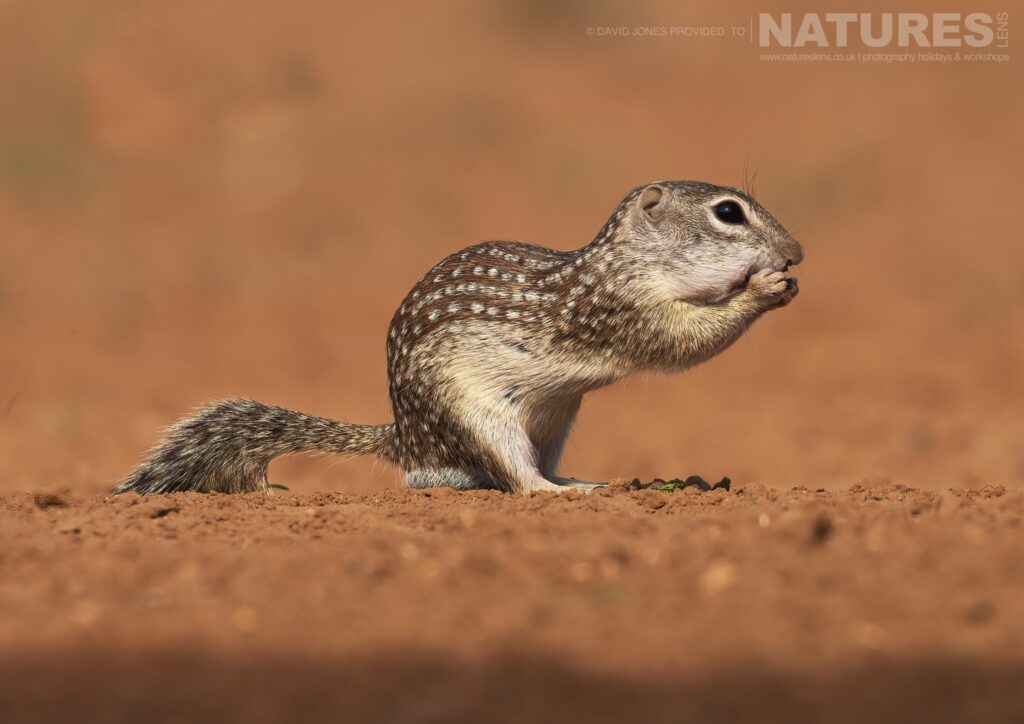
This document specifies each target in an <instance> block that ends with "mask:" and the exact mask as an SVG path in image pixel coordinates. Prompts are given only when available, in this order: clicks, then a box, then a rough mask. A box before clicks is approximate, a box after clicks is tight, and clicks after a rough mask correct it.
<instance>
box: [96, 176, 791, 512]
mask: <svg viewBox="0 0 1024 724" xmlns="http://www.w3.org/2000/svg"><path fill="white" fill-rule="evenodd" d="M802 259H803V251H802V249H801V247H800V245H799V244H798V243H797V242H796V241H795V240H794V239H793V238H792V237H791V236H790V235H789V233H788V232H787V231H786V230H785V229H784V228H783V227H782V225H781V224H780V223H779V222H778V221H776V220H775V218H774V217H773V216H772V215H771V214H770V213H768V211H766V210H765V209H764V208H763V207H762V206H761V205H760V204H758V203H757V201H755V200H754V199H753V198H751V196H750V195H748V194H746V193H743V192H741V191H738V190H737V189H734V188H729V187H726V186H714V185H711V184H706V183H700V182H696V181H664V182H659V183H654V184H649V185H646V186H641V187H639V188H637V189H635V190H634V191H633V192H631V193H630V194H629V195H628V196H626V198H625V199H623V201H622V202H621V203H620V204H619V206H618V208H617V209H616V210H615V213H614V214H612V216H611V218H609V219H608V221H607V223H605V225H604V226H603V227H602V228H601V230H600V232H598V234H597V236H596V237H595V238H594V240H593V241H591V242H590V243H589V244H587V245H586V246H584V247H583V248H581V249H577V250H575V251H555V250H553V249H546V248H544V247H540V246H533V245H530V244H524V243H519V242H511V241H491V242H486V243H483V244H478V245H476V246H471V247H469V248H467V249H464V250H462V251H458V252H455V253H454V254H452V255H451V256H449V257H447V258H446V259H444V260H442V261H441V262H440V263H438V264H436V265H435V266H434V267H433V268H432V269H431V270H430V271H429V272H428V273H427V274H426V275H425V276H424V277H423V278H422V279H420V280H419V281H418V282H417V283H416V285H415V286H414V287H413V288H412V290H411V291H410V292H409V294H408V296H406V298H405V299H404V300H403V301H402V304H401V305H400V306H399V308H398V311H397V312H396V313H395V316H394V318H393V319H392V320H391V326H390V330H389V332H388V338H387V357H388V387H389V392H390V396H391V406H392V409H393V412H394V417H395V421H394V422H392V423H388V424H384V425H354V424H350V423H347V422H338V421H335V420H329V419H326V418H321V417H313V416H311V415H305V414H302V413H299V412H292V411H290V410H285V409H283V408H280V407H271V406H267V405H263V404H260V403H258V402H253V401H251V400H239V399H235V400H226V401H222V402H217V403H213V404H211V405H208V406H206V407H204V408H202V409H200V410H198V411H197V412H196V413H195V414H194V415H193V416H191V417H188V418H186V419H184V420H181V421H179V422H177V423H176V424H174V425H173V426H172V427H171V428H170V429H169V430H168V431H167V435H166V438H165V440H164V441H163V442H162V443H161V444H160V445H159V446H157V447H156V448H155V449H154V450H153V451H152V452H151V453H150V456H149V458H148V460H147V461H146V462H145V463H143V464H142V466H140V467H139V468H138V469H137V470H135V472H133V473H132V474H131V475H130V476H129V477H128V478H126V479H125V480H124V481H123V482H122V483H121V484H120V485H118V486H117V487H116V488H115V490H114V492H115V493H124V492H129V491H134V492H137V493H142V494H146V493H169V492H176V491H220V492H231V493H235V492H248V491H258V490H267V489H268V482H267V466H268V465H269V464H270V461H271V460H272V459H273V458H275V457H277V456H278V455H284V454H287V453H299V452H323V453H340V454H346V455H354V454H363V453H372V454H374V455H378V456H379V457H381V458H383V459H385V460H388V461H390V462H393V463H396V464H397V465H398V466H399V467H401V469H402V470H403V471H404V473H405V480H406V484H407V485H408V486H409V487H412V488H429V487H452V488H461V489H467V488H496V489H499V490H504V491H508V492H520V493H530V492H532V491H536V490H548V491H562V490H568V489H583V490H586V489H589V488H590V487H592V486H594V485H596V484H595V483H584V482H582V481H577V480H575V479H572V478H565V477H559V476H558V475H557V474H556V466H557V464H558V460H559V457H560V456H561V454H562V447H563V446H564V444H565V440H566V437H567V436H568V434H569V429H570V427H571V426H572V423H573V419H574V418H575V417H576V413H577V411H578V410H579V407H580V401H581V399H582V398H583V395H584V394H585V393H587V392H589V391H591V390H594V389H596V388H598V387H603V386H605V385H608V384H611V383H612V382H615V381H617V380H620V379H622V378H624V377H626V376H628V375H631V374H634V373H637V372H642V371H676V370H683V369H686V368H688V367H692V366H694V365H696V364H698V363H700V362H703V361H704V360H707V359H710V358H711V357H714V356H715V355H716V354H718V353H719V352H721V351H722V350H724V349H725V348H727V347H728V346H729V345H731V344H732V343H733V342H734V341H736V339H738V338H739V337H740V335H742V334H743V332H744V331H746V329H747V328H748V327H749V326H750V324H751V323H752V322H754V320H756V319H757V318H758V317H760V316H761V315H762V314H763V313H764V312H766V311H768V310H770V309H775V308H778V307H782V306H784V305H786V304H788V303H789V301H790V300H792V299H793V297H795V296H796V294H797V291H798V289H797V284H796V280H795V279H792V278H790V277H787V276H786V274H785V272H786V270H787V269H788V268H789V267H790V266H791V265H793V264H798V263H800V261H801V260H802Z"/></svg>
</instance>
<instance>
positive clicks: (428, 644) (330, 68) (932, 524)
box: [0, 0, 1024, 722]
mask: <svg viewBox="0 0 1024 724" xmlns="http://www.w3.org/2000/svg"><path fill="white" fill-rule="evenodd" d="M940 4H942V5H943V6H944V9H946V10H949V11H951V12H965V11H966V10H967V9H965V8H964V7H961V6H960V5H958V4H957V3H955V2H946V1H944V2H943V3H940ZM790 5H794V4H793V3H790ZM796 5H798V4H796ZM805 7H806V9H808V10H818V11H819V12H820V11H821V9H820V7H818V6H816V5H813V4H810V3H806V4H805ZM787 9H790V10H793V11H794V12H798V10H797V9H796V7H793V8H787ZM885 9H887V10H892V8H888V7H887V8H885ZM909 9H910V8H903V10H909ZM971 10H973V8H971ZM763 11H766V8H764V7H762V4H760V3H748V4H747V5H746V6H745V7H741V6H740V5H729V6H728V7H726V6H724V5H723V4H721V3H719V4H705V5H703V6H701V7H696V6H692V5H691V6H686V5H684V4H680V3H678V2H675V1H674V0H673V1H672V2H670V1H669V0H646V1H644V2H637V3H629V4H619V5H615V4H610V3H601V2H595V3H569V2H564V3H544V2H539V1H536V0H535V1H531V2H525V3H514V2H507V1H505V0H495V1H494V2H490V3H481V2H470V1H469V0H452V1H451V2H448V1H447V0H445V1H443V2H439V3H433V4H431V7H430V11H429V12H428V13H425V14H424V15H423V16H422V17H415V18H413V17H411V16H410V14H409V13H410V11H409V10H408V9H407V8H405V9H398V8H396V7H392V6H391V5H390V4H388V3H362V4H359V5H352V4H344V3H336V2H326V1H325V2H311V3H303V4H301V5H300V6H295V7H293V6H292V5H285V4H281V3H272V2H265V1H264V0H252V1H251V2H246V3H231V2H218V3H210V2H205V1H203V0H183V1H182V2H175V3H162V4H159V3H158V4H153V3H149V4H141V5H139V4H134V3H122V2H115V1H113V0H111V1H110V2H106V1H105V0H97V1H96V2H90V3H80V2H72V0H57V1H55V2H47V3H38V2H30V1H29V0H18V1H16V2H6V3H2V4H0V99H2V102H0V334H2V339H3V342H2V344H0V496H2V497H0V500H2V501H3V502H2V506H3V507H2V509H0V720H2V721H3V722H8V721H10V722H19V721H68V720H75V721H83V720H88V719H90V718H95V719H99V720H106V721H119V720H120V721H133V722H134V721H140V720H145V721H171V720H174V721H181V720H186V719H194V718H206V719H215V720H220V721H234V720H239V721H241V720H243V719H244V720H246V721H247V722H254V721H260V720H266V721H281V720H286V719H289V720H290V719H295V720H298V721H317V720H324V721H326V720H331V721H336V720H338V719H346V718H347V719H352V720H360V719H362V720H367V719H376V720H380V721H403V722H404V721H453V720H476V721H481V720H486V721H502V720H505V721H527V720H545V719H546V720H551V721H554V720H559V721H564V720H569V719H570V715H576V716H578V717H580V718H581V719H583V720H587V719H589V720H591V721H600V720H623V719H627V720H629V719H637V720H640V719H646V720H650V721H671V720H677V719H682V718H686V717H687V716H689V717H690V718H692V719H695V720H699V721H715V720H721V721H737V720H742V719H748V720H749V719H759V720H769V721H770V720H776V721H796V720H807V719H818V720H827V721H858V722H859V721H864V720H866V719H871V720H872V721H877V722H881V721H884V720H886V719H890V720H893V721H908V720H914V719H925V718H929V719H930V720H933V721H1000V720H1003V721H1020V720H1022V719H1024V694H1021V691H1022V690H1024V685H1022V684H1021V682H1022V681H1024V654H1022V651H1024V646H1022V644H1024V641H1022V639H1024V623H1022V621H1024V607H1022V604H1024V581H1022V575H1024V574H1022V570H1024V567H1022V566H1021V561H1022V560H1024V558H1022V555H1021V554H1022V552H1024V551H1022V550H1021V543H1020V541H1021V530H1020V527H1019V526H1020V518H1021V506H1022V498H1021V496H1022V491H1024V414H1022V410H1024V373H1022V370H1024V334H1022V333H1021V330H1022V329H1024V245H1022V244H1021V238H1022V237H1024V233H1022V229H1021V223H1020V215H1019V213H1017V209H1018V208H1019V206H1020V198H1019V197H1020V189H1021V188H1024V146H1022V144H1020V128H1021V126H1022V119H1024V95H1022V94H1020V93H1013V92H1009V91H1008V89H1012V88H1019V87H1022V83H1021V80H1022V79H1021V77H1020V76H1021V71H1020V64H1019V63H1016V64H1014V63H1005V64H995V63H961V64H935V63H932V64H929V63H918V64H914V65H897V64H892V65H888V64H874V65H871V64H842V63H840V64H824V63H772V62H766V61H760V60H758V57H757V54H756V48H755V47H754V46H751V45H750V44H749V43H746V42H745V41H740V40H736V41H734V40H732V39H729V38H718V39H713V38H705V39H699V38H698V39H692V38H691V39H671V38H667V39H666V38H662V39H659V38H650V37H649V38H642V39H626V38H609V37H604V38H601V37H594V36H588V35H587V33H586V29H587V28H588V27H595V26H618V25H626V26H629V27H633V26H638V25H639V26H669V25H701V24H712V25H738V26H745V25H746V24H747V23H748V21H749V20H750V17H751V15H754V14H756V13H759V12H763ZM1013 37H1016V36H1013ZM1014 42H1015V41H1014ZM1011 52H1012V51H1011ZM747 165H749V166H750V167H751V169H752V170H754V169H756V170H758V171H759V176H758V181H757V184H756V192H757V196H758V198H759V199H760V200H761V201H762V202H763V203H764V204H765V205H766V206H767V207H768V208H769V209H771V210H772V211H773V213H775V215H776V216H777V217H778V218H779V219H780V220H781V221H782V222H783V223H784V224H786V225H787V226H788V227H789V228H791V229H792V230H793V231H794V232H795V233H796V234H797V236H798V238H800V240H801V242H802V243H803V244H804V247H805V249H806V261H805V263H804V264H803V265H801V268H800V269H799V270H798V271H797V273H798V276H799V278H800V287H801V294H800V296H799V298H798V299H797V300H796V301H795V303H794V304H792V305H791V306H790V307H788V308H786V309H785V310H783V311H780V312H774V313H772V314H770V315H768V317H767V318H765V319H764V320H762V321H760V322H758V324H757V325H755V327H754V328H753V329H752V330H751V332H750V333H749V334H748V335H747V336H746V337H745V338H744V339H743V340H741V341H740V342H739V343H738V344H737V345H735V346H734V347H733V348H731V349H730V350H729V351H728V352H727V353H725V354H724V355H722V357H721V358H720V359H716V360H714V361H712V362H711V363H709V364H707V365H705V366H702V367H700V368H698V369H695V370H693V371H691V372H688V373H687V374H685V375H680V376H673V377H669V376H664V377H653V378H651V379H645V380H634V381H629V382H627V383H625V384H621V385H618V386H616V387H614V388H612V389H609V390H606V391H602V392H600V393H598V394H596V395H593V396H591V397H590V398H588V399H587V401H586V402H585V403H584V408H583V412H582V415H581V418H580V423H579V426H578V430H577V432H576V433H575V434H574V436H573V438H572V439H571V440H570V444H569V448H568V450H567V456H566V461H565V465H564V470H563V471H562V472H564V473H565V474H569V475H574V476H576V477H579V478H581V479H590V480H608V479H612V478H616V477H620V476H622V477H628V478H633V477H634V476H639V477H641V478H642V479H644V480H649V479H651V478H653V477H656V476H659V477H664V478H671V477H675V476H681V477H686V476H688V475H691V474H697V475H702V476H703V477H704V478H705V479H707V480H718V479H719V478H721V477H722V476H726V475H728V476H729V477H730V478H732V480H733V492H731V493H723V492H712V493H706V494H699V493H697V492H695V491H692V490H687V491H684V492H676V493H658V492H655V491H638V490H627V489H623V488H619V489H616V490H613V491H606V492H601V493H597V494H595V495H592V496H589V497H585V498H568V497H567V498H549V497H544V496H538V497H534V498H529V499H521V498H514V497H506V496H500V495H493V494H486V493H470V494H462V495H455V494H450V493H443V492H439V493H434V494H431V495H428V494H426V493H415V492H408V491H404V490H401V489H400V487H399V483H398V480H397V477H396V475H395V473H394V471H393V470H391V469H389V468H388V467H387V466H384V465H381V464H379V463H375V462H373V461H372V460H365V459H363V460H353V461H337V460H332V459H326V458H321V459H304V458H303V459H299V458H296V459H290V460H283V461H280V462H277V463H275V464H274V465H273V466H272V468H271V477H272V479H273V480H274V481H276V482H282V483H286V484H288V485H289V486H290V488H291V490H292V491H293V494H294V495H293V494H292V493H289V494H277V495H275V496H273V497H269V498H267V497H261V496H244V497H238V498H224V497H200V496H175V497H172V498H168V499H152V500H139V499H136V498H122V499H117V500H113V501H107V500H104V499H103V497H102V495H103V493H104V492H105V491H107V490H109V488H110V486H111V485H112V484H113V483H114V482H115V481H116V480H117V479H118V478H119V477H120V476H122V475H124V474H125V473H127V472H128V471H129V470H130V469H131V467H132V466H133V465H134V463H135V462H136V461H137V460H138V459H139V456H140V455H141V453H142V451H143V450H145V449H146V448H147V447H148V446H149V445H151V444H152V443H153V442H154V440H155V438H156V436H157V431H158V430H159V428H160V427H161V426H164V425H166V424H168V423H170V422H171V421H173V420H174V419H175V418H176V417H178V416H179V415H181V414H182V413H183V412H184V411H185V410H187V409H189V408H190V407H191V406H193V405H195V404H198V403H200V402H203V401H205V400H208V399H211V398H218V397H227V396H233V395H240V396H246V397H252V398H254V399H257V400H260V401H264V402H268V403H273V404H280V405H284V406H287V407H291V408H294V409H299V410H303V411H306V412H311V413H315V414H320V415H325V416H332V417H342V418H345V419H349V420H353V421H357V422H382V421H385V420H387V419H389V410H388V402H387V396H386V384H385V378H384V339H385V331H386V327H387V323H388V321H389V319H390V317H391V315H392V313H393V312H394V309H395V306H396V305H397V303H398V302H399V300H400V299H401V298H402V296H403V295H404V294H405V293H406V291H407V290H408V289H409V287H410V286H411V285H412V284H413V283H414V282H415V280H416V279H417V278H418V276H419V275H420V274H422V273H423V271H424V270H426V269H427V268H429V267H430V265H431V264H433V263H434V262H436V261H437V260H439V259H440V258H442V257H443V256H445V255H446V254H448V253H449V252H451V251H453V250H455V249H457V248H460V247H462V246H465V245H467V244H470V243H473V242H476V241H480V240H484V239H493V238H512V239H520V240H524V241H530V242H536V243H544V244H547V245H550V246H554V247H557V248H560V249H568V248H572V247H575V246H579V245H582V244H583V243H585V242H586V241H588V240H589V239H590V238H591V236H592V235H593V234H594V232H596V231H597V229H598V228H600V226H601V224H602V223H603V222H604V220H605V218H606V217H607V215H608V213H609V212H610V211H611V210H612V209H613V208H614V206H615V204H616V203H618V201H619V199H620V198H621V197H622V196H623V195H624V194H625V193H626V192H627V191H628V190H629V189H630V188H631V187H633V186H634V185H636V184H639V183H642V182H645V181H649V180H654V179H659V178H697V179H704V180H708V181H712V182H717V183H728V184H733V185H741V184H742V183H743V169H744V167H745V166H747ZM854 484H862V485H864V486H865V487H864V488H863V489H857V490H856V491H852V492H851V491H849V488H850V486H851V485H854ZM898 484H902V485H908V486H912V488H913V489H912V490H911V489H904V488H898V487H896V486H897V485H898ZM793 486H805V488H806V489H804V490H798V491H793V490H791V488H792V487H793ZM819 488H821V489H824V492H820V493H819V492H810V491H815V490H817V489H819ZM951 490H956V491H960V492H958V493H953V492H950V491H951ZM968 490H973V491H975V492H967V491H968ZM1002 490H1005V491H1006V492H1005V493H1003V494H997V493H998V492H999V491H1002ZM320 491H322V492H320ZM741 491H742V492H741ZM776 491H778V492H776ZM783 491H789V492H783ZM978 491H981V492H978ZM901 497H902V499H900V498H901ZM876 498H880V499H876ZM64 503H66V504H64ZM762 515H765V516H767V518H765V519H764V520H766V521H767V523H768V524H767V526H766V527H762V526H761V525H760V524H759V520H761V519H762V518H761V516H762ZM92 715H95V716H92Z"/></svg>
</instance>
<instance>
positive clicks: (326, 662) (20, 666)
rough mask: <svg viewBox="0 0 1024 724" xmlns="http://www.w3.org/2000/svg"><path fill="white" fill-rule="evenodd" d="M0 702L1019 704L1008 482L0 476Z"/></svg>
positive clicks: (882, 708) (593, 709) (986, 715)
mask: <svg viewBox="0 0 1024 724" xmlns="http://www.w3.org/2000/svg"><path fill="white" fill-rule="evenodd" d="M0 511H2V512H0V515H2V528H3V548H2V550H3V553H2V564H3V569H4V573H5V575H4V578H3V581H2V583H0V610H2V611H3V617H2V618H0V642H2V651H3V656H2V659H0V666H2V670H0V718H2V719H3V721H5V722H20V721H51V720H53V721H57V720H62V719H63V720H67V721H71V720H75V721H83V720H84V721H124V722H131V721H156V722H165V721H166V722H170V721H193V720H196V719H197V718H203V719H204V720H209V721H229V722H233V721H249V722H253V721H257V722H260V721H267V722H272V721H338V720H339V719H340V720H344V721H388V722H390V721H394V722H449V721H502V722H506V721H507V722H520V721H552V722H554V721H570V720H571V721H577V720H578V721H681V720H690V721H723V722H724V721H742V720H760V721H773V722H774V721H777V722H791V721H829V722H862V721H865V720H866V719H868V718H873V719H874V720H881V721H889V720H891V721H911V720H913V721H922V720H926V721H934V722H947V721H948V722H954V721H958V722H963V721H985V722H1000V721H1006V722H1009V721H1020V718H1021V717H1022V716H1024V695H1022V693H1021V688H1020V682H1021V680H1022V679H1021V677H1022V676H1024V663H1022V661H1021V659H1020V651H1021V650H1022V646H1024V627H1022V626H1021V616H1020V611H1021V609H1022V606H1024V568H1022V567H1021V565H1020V562H1021V560H1022V556H1024V538H1022V536H1021V519H1022V515H1024V496H1022V495H1021V494H1020V493H1016V494H1012V493H1007V492H1006V491H1005V490H1004V489H1002V488H992V487H989V488H984V489H981V490H974V491H971V490H964V489H959V490H954V491H950V492H948V493H941V494H936V493H928V492H922V491H920V490H914V489H909V488H905V487H902V486H893V485H881V484H876V485H866V486H855V487H853V488H851V489H850V490H849V491H845V492H838V493H834V492H828V491H825V490H817V491H815V490H809V489H803V488H801V489H793V490H791V491H786V492H779V491H776V490H772V489H769V488H765V487H763V486H756V485H754V486H748V487H743V488H739V489H734V490H733V491H732V492H726V491H718V490H716V491H713V492H706V493H701V492H698V491H696V490H695V489H693V488H689V489H686V490H683V491H675V492H660V491H655V490H650V489H637V486H635V485H629V484H625V481H623V483H621V484H617V485H615V486H613V487H612V488H611V489H608V490H604V491H599V492H596V493H593V494H591V495H588V496H586V497H582V496H562V497H559V496H555V495H549V494H536V495H534V496H533V497H529V498H522V497H516V496H508V495H502V494H499V493H491V492H476V493H473V492H471V493H462V494H460V493H456V492H452V491H438V492H413V491H385V492H382V493H379V494H376V495H365V496H359V495H347V494H343V493H324V494H319V495H312V496H306V495H302V496H293V495H289V494H277V495H274V496H272V497H267V496H263V495H246V496H236V497H226V496H203V495H195V494H188V495H184V494H182V495H174V496H166V497H164V496H160V497H156V496H155V497H151V498H139V497H138V496H135V495H131V496H123V497H120V498H116V499H97V498H76V497H72V498H70V499H61V498H56V497H49V498H48V497H45V496H38V495H37V496H35V497H33V496H31V495H29V494H26V493H21V494H15V495H11V496H6V497H4V498H3V499H2V501H0Z"/></svg>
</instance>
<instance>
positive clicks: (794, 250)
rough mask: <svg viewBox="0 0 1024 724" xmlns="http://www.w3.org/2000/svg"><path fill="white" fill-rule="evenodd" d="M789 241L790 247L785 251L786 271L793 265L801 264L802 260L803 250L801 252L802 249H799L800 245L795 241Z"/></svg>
mask: <svg viewBox="0 0 1024 724" xmlns="http://www.w3.org/2000/svg"><path fill="white" fill-rule="evenodd" d="M790 241H791V242H792V245H791V246H790V248H789V249H788V250H787V254H786V268H787V269H789V267H791V266H793V265H795V264H799V263H800V262H802V261H803V260H804V250H803V248H801V246H800V244H799V243H798V242H797V241H796V240H795V239H791V240H790Z"/></svg>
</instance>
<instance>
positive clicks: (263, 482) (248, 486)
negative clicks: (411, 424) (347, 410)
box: [113, 399, 395, 495]
mask: <svg viewBox="0 0 1024 724" xmlns="http://www.w3.org/2000/svg"><path fill="white" fill-rule="evenodd" d="M394 431H395V426H394V424H393V423H392V424H387V425H352V424H349V423H346V422H338V421H336V420H329V419H327V418H324V417H314V416H312V415H305V414H303V413H301V412H292V411H291V410H285V409H284V408H281V407H271V406H269V405H261V404H260V403H258V402H253V401H252V400H240V399H234V400H224V401H222V402H215V403H212V404H210V405H207V406H205V407H202V408H200V409H199V410H197V411H196V412H195V413H194V414H193V415H192V416H190V417H187V418H185V419H183V420H179V421H178V422H176V423H175V424H174V425H172V426H171V427H170V428H169V429H168V430H167V434H166V436H165V438H164V441H163V442H161V443H160V444H159V445H158V446H157V447H155V448H154V449H153V450H152V451H151V452H150V454H149V458H148V459H147V460H146V462H144V463H143V464H142V465H141V466H140V467H139V468H138V469H137V470H136V471H135V472H133V473H132V474H131V475H129V476H128V477H127V478H125V479H124V480H123V481H122V482H121V483H120V484H119V485H118V486H117V487H116V488H114V490H113V493H114V494H115V495H116V494H119V493H127V492H136V493H139V494H140V495H146V494H148V493H175V492H188V491H197V492H214V491H216V492H220V493H246V492H252V491H257V490H266V489H267V485H268V483H267V466H268V465H270V461H271V460H273V459H274V458H276V457H277V456H278V455H287V454H289V453H300V452H321V453H338V454H342V455H361V454H372V455H378V456H380V457H383V458H385V459H390V458H391V455H392V453H391V448H392V440H393V437H394Z"/></svg>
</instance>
